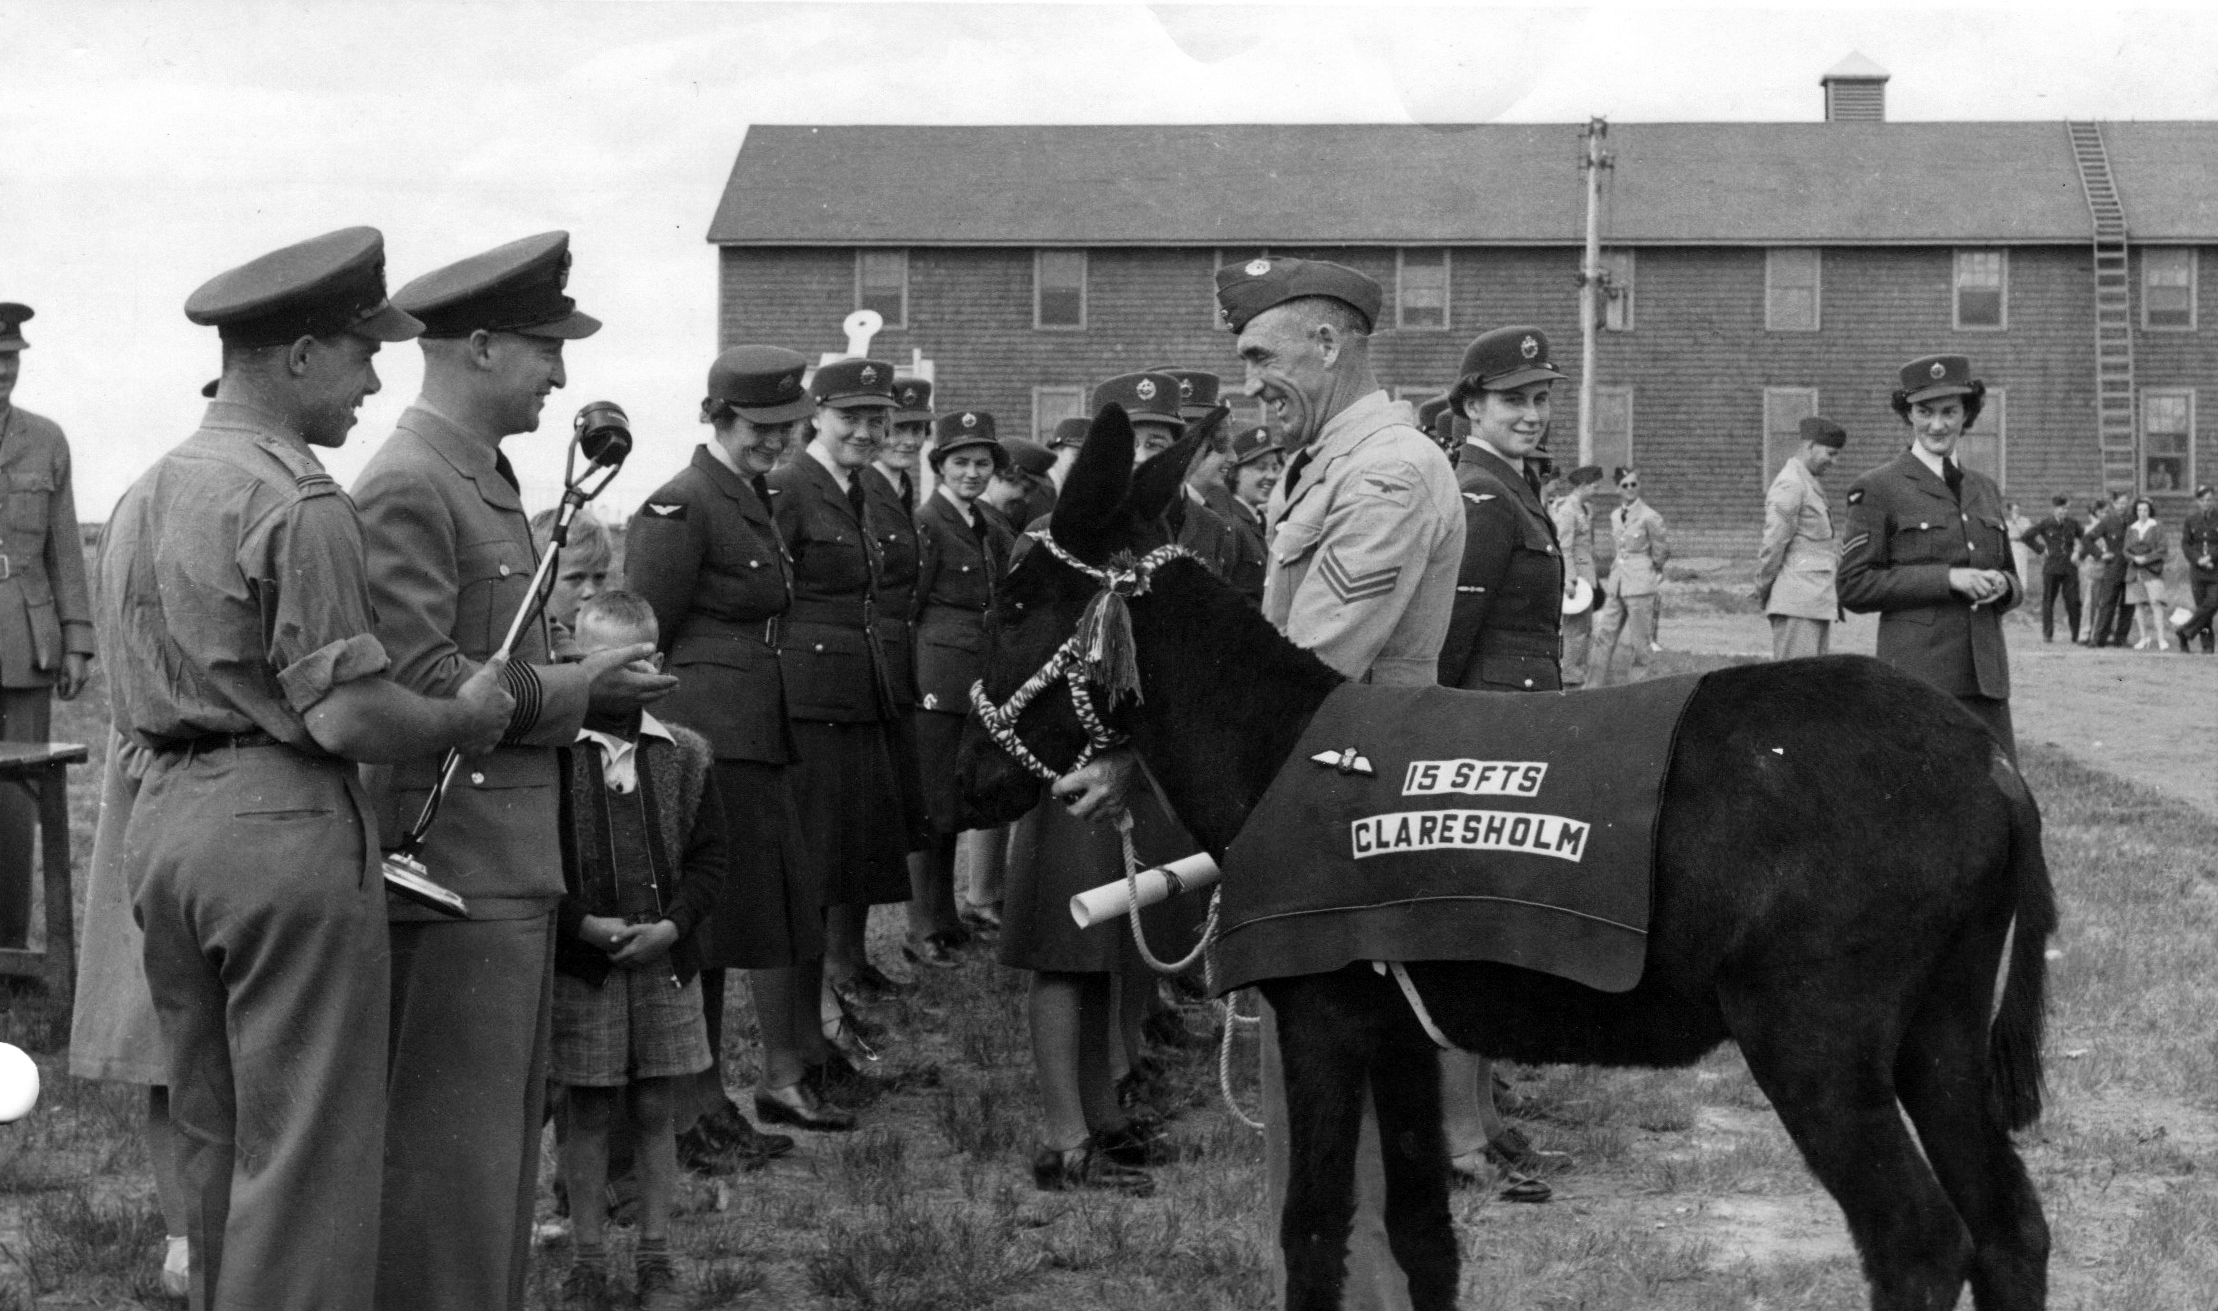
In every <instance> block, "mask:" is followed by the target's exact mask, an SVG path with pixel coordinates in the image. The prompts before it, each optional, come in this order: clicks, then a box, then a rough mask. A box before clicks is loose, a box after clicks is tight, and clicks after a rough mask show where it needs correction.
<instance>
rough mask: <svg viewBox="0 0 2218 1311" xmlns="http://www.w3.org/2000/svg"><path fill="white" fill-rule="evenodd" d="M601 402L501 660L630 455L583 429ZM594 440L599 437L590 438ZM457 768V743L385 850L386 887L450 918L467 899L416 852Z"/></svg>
mask: <svg viewBox="0 0 2218 1311" xmlns="http://www.w3.org/2000/svg"><path fill="white" fill-rule="evenodd" d="M605 404H606V403H605V402H600V403H596V405H589V406H587V407H586V408H585V409H584V410H581V411H580V412H579V414H578V429H579V431H578V432H577V433H576V434H575V435H573V436H572V437H571V439H570V449H569V452H568V453H567V454H566V455H565V456H564V457H563V462H562V505H561V508H560V509H559V510H557V511H556V513H555V522H554V531H553V532H552V533H551V534H549V536H548V539H547V550H546V553H545V554H544V555H542V556H540V557H539V567H538V568H537V569H535V570H533V571H532V575H531V589H530V590H529V591H527V592H526V593H525V594H524V599H523V602H522V603H521V604H519V605H518V606H517V607H516V617H515V618H514V619H512V620H510V621H509V625H508V636H506V637H504V638H502V639H501V645H500V649H499V650H498V651H497V652H496V653H495V655H496V656H497V657H499V658H506V657H507V656H508V655H509V654H510V653H512V652H513V651H514V650H515V649H516V640H517V639H518V638H519V637H521V636H523V632H524V625H526V624H528V623H530V622H531V620H532V619H533V618H534V617H535V616H537V615H538V613H539V610H540V607H542V606H544V605H545V604H546V602H547V593H548V591H549V588H548V583H549V581H550V580H551V579H552V578H553V576H554V564H555V560H556V558H557V557H558V556H560V555H561V554H562V548H563V546H564V544H565V543H567V542H568V541H569V539H570V525H571V523H572V522H573V521H574V520H576V518H577V517H578V512H579V511H581V510H583V509H584V508H585V506H586V503H587V502H588V501H591V500H592V499H593V498H594V497H596V496H599V495H600V494H601V493H602V491H604V490H606V489H607V487H608V485H609V483H610V481H611V480H613V479H614V478H615V477H616V474H617V471H618V470H619V469H621V468H622V467H623V464H624V457H625V456H627V455H629V454H631V434H630V432H629V431H626V430H623V429H618V430H617V434H611V433H610V432H608V431H606V430H597V431H594V432H592V433H587V432H586V431H585V423H586V415H587V414H589V413H592V412H593V411H594V410H595V409H596V408H598V407H599V406H600V405H605ZM608 408H610V409H614V408H615V407H614V406H609V407H608ZM617 414H618V415H619V416H621V415H622V411H621V410H618V411H617ZM618 434H620V435H618ZM595 438H598V439H599V440H598V441H597V442H596V441H593V440H592V439H595ZM588 444H590V445H592V447H593V450H592V453H591V454H590V455H589V456H588V458H587V463H586V467H585V468H584V469H583V470H582V471H580V470H578V469H577V457H578V452H579V450H580V448H581V447H582V446H586V445H588ZM596 475H597V476H596ZM461 766H462V752H461V750H460V749H459V748H456V747H449V748H447V754H446V757H445V759H444V760H442V761H441V762H440V767H439V783H438V785H437V786H436V787H434V788H432V790H431V795H430V796H428V797H425V798H424V808H423V811H422V812H421V813H420V814H418V815H417V816H416V822H415V823H414V824H412V825H410V826H409V829H408V832H407V834H406V835H404V836H403V837H402V838H401V840H400V845H399V846H397V847H395V848H394V849H393V850H391V851H389V852H387V853H385V861H384V871H385V889H386V891H388V892H391V893H393V894H395V895H397V896H399V897H402V898H404V899H406V900H408V901H412V902H415V903H416V904H417V905H419V906H425V907H428V908H430V909H432V910H435V911H438V912H439V913H440V914H442V915H446V916H449V917H451V918H454V919H468V918H469V917H470V906H469V903H468V902H466V901H464V900H463V899H462V896H461V894H459V893H457V892H455V891H454V890H453V889H452V888H449V887H447V886H446V885H445V884H443V883H440V882H439V881H438V880H436V879H434V878H432V877H431V871H430V869H429V868H428V867H427V866H425V864H424V862H423V859H422V857H421V855H420V853H421V852H422V851H423V847H424V836H425V834H426V833H428V832H429V831H430V829H431V824H432V821H433V820H435V819H437V818H438V817H439V803H440V802H441V801H443V800H445V798H446V795H447V788H448V787H449V786H451V785H452V784H453V782H454V776H455V771H456V770H458V769H460V768H461Z"/></svg>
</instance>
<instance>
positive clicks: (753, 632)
mask: <svg viewBox="0 0 2218 1311" xmlns="http://www.w3.org/2000/svg"><path fill="white" fill-rule="evenodd" d="M765 490H768V489H767V487H766V488H765ZM624 585H625V586H626V587H628V588H630V589H631V590H632V591H634V592H636V593H638V594H639V596H640V597H641V599H643V600H645V601H646V602H647V604H648V605H649V606H651V607H652V608H653V609H654V612H655V622H656V624H657V626H658V628H659V630H660V633H661V639H662V648H663V650H664V651H665V652H667V653H668V654H669V657H670V672H671V673H673V674H676V675H677V676H678V686H677V688H676V689H675V690H674V691H672V692H671V693H670V696H669V697H668V699H667V700H665V701H663V702H661V703H660V704H658V706H657V707H656V708H657V710H658V711H659V712H660V713H659V716H658V717H659V718H662V719H665V720H667V721H669V722H670V723H674V724H684V725H686V726H687V727H689V728H692V729H694V730H695V731H697V732H699V733H701V734H702V735H704V736H705V737H707V738H708V740H709V745H710V747H712V748H713V749H714V750H715V752H716V758H717V759H719V760H753V761H759V762H761V763H763V764H768V765H782V764H786V763H787V762H789V761H791V760H792V759H793V744H792V733H791V731H790V729H789V728H788V727H787V723H786V694H785V677H784V674H783V673H782V672H781V670H780V667H779V663H778V644H779V636H780V635H779V629H780V627H781V626H782V625H783V623H784V618H783V617H784V615H785V613H786V608H787V606H788V605H790V604H791V602H792V599H793V566H792V564H791V562H790V561H789V560H788V559H787V557H786V549H785V544H784V543H783V542H781V541H780V540H779V538H778V526H777V524H776V522H775V521H774V520H773V519H772V518H771V514H770V508H769V507H768V506H766V505H764V504H763V503H762V500H761V498H759V497H758V496H757V495H756V494H755V488H754V486H753V485H752V484H750V482H749V481H748V480H747V479H745V478H742V477H740V475H739V474H738V473H736V472H734V471H733V470H732V469H731V468H729V467H728V466H726V465H725V464H724V463H723V461H721V460H719V459H717V458H716V455H715V453H714V452H712V451H710V450H709V448H708V447H706V446H697V447H695V448H694V450H693V458H692V460H691V461H690V462H688V463H687V465H686V467H685V468H684V469H682V470H680V471H679V472H678V475H677V477H675V478H672V479H671V480H670V481H669V482H667V483H665V484H663V486H662V487H660V488H658V489H657V490H656V491H655V494H654V495H652V496H650V497H648V498H647V500H646V502H645V504H643V505H641V506H640V509H639V513H638V514H637V515H635V516H633V518H632V521H631V527H630V528H629V529H627V530H626V532H625V535H624Z"/></svg>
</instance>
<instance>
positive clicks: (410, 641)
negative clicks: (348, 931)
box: [354, 405, 587, 919]
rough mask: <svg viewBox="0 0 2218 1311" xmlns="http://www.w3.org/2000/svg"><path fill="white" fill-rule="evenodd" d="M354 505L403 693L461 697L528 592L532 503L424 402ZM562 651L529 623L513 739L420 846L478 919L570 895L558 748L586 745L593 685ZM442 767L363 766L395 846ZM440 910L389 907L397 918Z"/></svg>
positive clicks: (539, 907) (484, 444)
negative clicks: (527, 510) (556, 656)
mask: <svg viewBox="0 0 2218 1311" xmlns="http://www.w3.org/2000/svg"><path fill="white" fill-rule="evenodd" d="M354 496H355V500H356V502H357V503H358V504H359V505H360V506H361V508H362V527H363V536H364V545H365V547H366V548H367V555H368V559H369V575H370V595H371V597H372V599H373V600H374V601H375V602H376V605H377V635H378V638H379V640H380V641H382V642H383V643H384V644H385V649H386V651H388V652H389V653H391V655H392V657H393V670H392V675H393V681H395V682H397V683H399V684H400V685H401V686H403V687H406V688H408V689H410V690H411V691H415V692H419V693H422V694H423V695H425V696H434V697H447V696H453V695H454V693H455V691H456V689H458V688H460V687H461V686H462V684H463V682H464V681H465V680H467V679H468V678H469V677H470V675H471V674H473V673H475V672H476V671H477V668H478V666H479V665H481V664H483V663H484V662H485V661H486V660H487V659H488V658H490V657H491V656H492V654H493V652H494V651H496V650H498V649H499V647H500V644H501V641H502V639H503V638H505V637H506V636H507V635H508V629H509V624H510V623H511V621H512V620H513V619H514V617H515V614H516V610H517V607H518V606H519V605H520V604H521V603H522V602H523V600H524V598H525V596H526V595H527V594H528V593H529V592H530V590H531V578H532V572H533V570H534V568H535V567H536V566H537V564H538V552H537V551H536V550H535V549H534V548H533V546H532V540H531V522H530V520H529V519H527V518H526V517H525V515H524V507H523V502H522V500H521V499H519V497H518V495H517V492H516V488H514V487H513V486H511V485H510V484H509V482H508V480H507V479H506V478H503V477H502V476H501V474H500V471H499V469H498V468H497V467H496V466H495V463H494V447H493V445H492V443H491V442H489V441H487V440H485V439H483V438H481V437H477V436H474V435H471V434H468V433H465V432H463V431H462V430H461V429H460V428H458V427H456V426H455V425H454V424H453V423H451V422H450V421H448V420H447V419H446V418H444V417H442V416H441V415H438V414H435V413H433V412H432V411H431V410H428V409H426V408H424V407H422V406H420V405H419V406H416V407H414V408H411V409H410V410H408V411H407V412H406V413H404V414H402V415H401V417H400V422H399V423H398V424H397V425H395V427H394V429H393V435H392V436H390V437H388V438H386V439H385V444H384V445H382V446H380V447H379V448H378V451H377V454H375V455H373V456H371V457H370V462H369V464H368V466H367V467H365V468H364V469H363V470H362V476H361V478H360V479H359V480H357V481H356V483H355V485H354ZM552 649H553V644H552V639H551V637H550V635H549V633H548V630H547V624H546V620H545V618H544V617H543V616H542V617H541V618H539V619H538V620H536V621H534V622H532V623H529V624H526V625H525V626H524V631H523V632H522V633H521V634H520V635H519V636H518V637H517V640H516V649H515V651H514V653H513V657H512V659H511V660H510V663H509V671H508V673H507V674H506V675H504V676H503V678H502V685H503V686H504V687H506V688H507V689H508V690H509V692H510V693H511V694H512V695H514V696H515V698H516V711H515V714H514V716H513V717H512V718H511V719H510V721H509V729H508V735H507V736H506V737H505V738H504V739H503V740H502V743H501V745H500V746H499V747H498V748H496V749H495V750H493V751H492V752H491V753H489V754H487V755H483V756H477V757H474V758H472V759H470V760H466V761H464V762H463V764H462V766H461V768H460V769H459V770H458V771H457V773H456V777H455V780H454V784H453V786H451V787H449V788H448V789H447V794H446V799H445V800H444V801H443V802H442V803H441V805H440V810H439V818H438V820H437V822H436V823H434V824H433V825H432V827H431V831H430V834H429V835H428V837H427V840H426V841H425V844H424V849H423V860H424V863H425V864H426V865H428V866H429V867H430V869H431V871H432V875H433V877H435V878H437V879H438V880H439V881H440V882H441V883H444V884H446V885H447V886H448V887H450V888H452V889H454V890H455V891H456V892H457V893H459V894H461V895H462V896H463V897H465V898H467V899H468V901H469V903H470V915H471V917H472V918H473V919H528V918H530V917H532V916H534V915H539V914H544V913H545V912H546V911H547V910H548V909H550V908H551V907H552V906H553V904H554V902H555V900H556V899H558V898H560V897H561V896H562V847H561V832H560V826H559V824H558V822H557V819H556V804H557V801H558V796H559V789H558V780H557V777H556V762H555V748H557V747H562V746H568V745H570V744H571V743H573V742H575V741H576V740H577V736H578V728H579V726H580V725H581V724H583V723H584V722H585V711H586V698H587V683H586V674H585V670H584V669H583V668H582V667H580V666H578V665H571V664H561V665H558V664H555V663H553V662H552V656H551V651H552ZM439 763H440V756H439V755H437V754H426V755H423V756H419V757H417V758H415V759H414V760H410V761H406V762H404V763H402V764H399V765H376V766H365V767H364V769H363V781H364V782H365V783H367V784H368V785H369V788H370V792H371V795H372V796H373V797H375V798H376V800H377V804H378V814H379V819H378V828H379V831H380V832H381V833H382V834H383V835H384V838H385V840H386V841H387V842H388V843H393V842H398V841H399V840H400V837H401V835H402V834H403V833H405V832H406V831H407V829H408V826H409V825H410V824H413V823H414V822H415V820H416V815H417V813H418V812H419V811H420V810H421V809H422V808H423V804H424V799H425V798H426V797H427V796H429V795H430V793H431V789H432V788H433V787H434V786H435V785H436V784H437V782H438V773H439ZM436 914H437V912H434V911H429V910H425V909H423V908H421V907H418V906H416V905H414V904H413V903H410V902H401V901H398V900H396V901H395V902H394V903H393V907H392V916H393V918H395V919H429V918H433V917H435V916H436Z"/></svg>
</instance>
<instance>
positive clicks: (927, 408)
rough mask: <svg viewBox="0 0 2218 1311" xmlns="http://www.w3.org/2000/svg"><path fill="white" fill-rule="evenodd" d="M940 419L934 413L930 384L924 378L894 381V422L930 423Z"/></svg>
mask: <svg viewBox="0 0 2218 1311" xmlns="http://www.w3.org/2000/svg"><path fill="white" fill-rule="evenodd" d="M938 417H939V416H937V415H935V414H933V413H932V384H931V383H930V382H927V381H926V380H925V379H923V378H895V379H894V380H893V422H895V423H930V422H932V421H933V420H934V419H936V418H938Z"/></svg>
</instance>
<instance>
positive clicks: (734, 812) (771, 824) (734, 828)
mask: <svg viewBox="0 0 2218 1311" xmlns="http://www.w3.org/2000/svg"><path fill="white" fill-rule="evenodd" d="M712 778H713V780H714V782H715V784H716V790H717V796H718V799H719V800H721V801H722V802H723V803H724V829H725V834H726V836H727V837H728V838H729V840H730V841H729V846H728V850H730V851H731V853H732V859H731V862H730V864H729V865H728V866H727V867H726V869H725V871H724V890H723V892H722V894H721V895H719V896H718V897H717V900H716V910H715V912H714V913H713V914H711V915H710V916H709V922H708V925H707V931H706V932H704V933H703V934H702V935H701V968H702V969H705V970H729V969H742V970H770V969H778V968H781V967H783V966H787V965H798V964H800V963H801V962H803V961H806V960H813V959H815V958H816V957H818V956H821V955H823V954H824V916H823V914H822V911H823V905H824V870H823V867H822V864H821V863H820V862H819V861H818V860H817V859H816V858H815V850H816V849H815V846H814V844H812V843H809V842H807V841H804V840H803V838H802V835H801V815H800V811H799V810H798V809H797V808H796V807H795V805H794V800H793V785H792V779H791V778H790V777H789V776H788V774H787V769H786V767H785V766H784V765H766V764H763V763H762V762H761V761H757V760H719V761H717V762H716V768H715V772H714V773H713V775H712Z"/></svg>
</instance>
